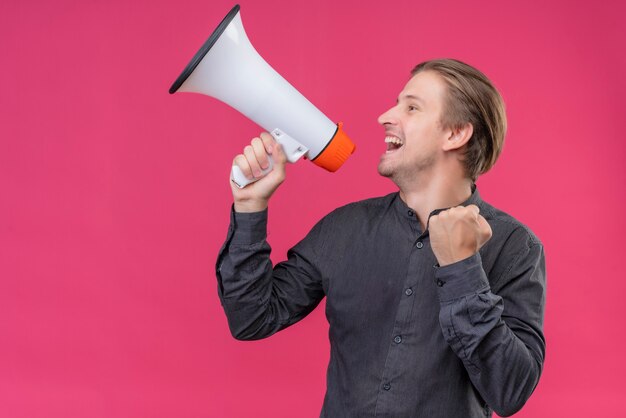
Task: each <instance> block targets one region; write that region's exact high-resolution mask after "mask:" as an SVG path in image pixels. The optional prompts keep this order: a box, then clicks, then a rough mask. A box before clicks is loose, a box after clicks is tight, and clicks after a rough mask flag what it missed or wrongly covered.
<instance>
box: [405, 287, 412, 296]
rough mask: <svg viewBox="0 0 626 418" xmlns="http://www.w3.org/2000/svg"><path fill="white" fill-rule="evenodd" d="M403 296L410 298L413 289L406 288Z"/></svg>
mask: <svg viewBox="0 0 626 418" xmlns="http://www.w3.org/2000/svg"><path fill="white" fill-rule="evenodd" d="M404 294H405V295H407V296H411V295H412V294H413V289H411V288H408V289H407V290H405V291H404Z"/></svg>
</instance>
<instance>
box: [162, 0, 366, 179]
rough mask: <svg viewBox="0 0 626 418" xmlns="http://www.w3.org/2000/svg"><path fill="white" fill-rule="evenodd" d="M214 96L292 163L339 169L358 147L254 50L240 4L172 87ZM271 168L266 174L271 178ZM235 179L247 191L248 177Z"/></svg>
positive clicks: (236, 174) (238, 175) (236, 172)
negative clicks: (262, 131)
mask: <svg viewBox="0 0 626 418" xmlns="http://www.w3.org/2000/svg"><path fill="white" fill-rule="evenodd" d="M169 91H170V94H172V93H175V92H177V91H182V92H192V93H202V94H206V95H208V96H212V97H215V98H216V99H219V100H221V101H222V102H224V103H227V104H228V105H230V106H232V107H233V108H235V109H237V110H238V111H239V112H241V113H243V114H244V115H245V116H247V117H248V118H249V119H251V120H253V121H254V122H256V123H257V124H259V125H260V126H262V127H263V128H264V129H265V130H267V131H269V132H270V133H271V134H272V136H273V137H274V138H275V139H276V140H277V141H279V142H280V143H281V144H282V145H283V148H284V150H285V153H286V154H287V159H288V160H289V161H290V162H295V161H297V160H298V159H299V158H300V157H302V156H305V157H306V158H308V159H309V160H311V161H313V162H314V163H315V164H317V165H319V166H320V167H323V168H325V169H327V170H329V171H336V170H337V169H338V168H339V167H340V166H341V165H342V164H343V163H344V162H345V161H346V160H347V159H348V157H349V156H350V154H352V153H353V152H354V149H355V146H354V144H353V143H352V141H350V139H349V138H348V136H347V135H346V134H345V133H344V132H343V130H342V124H341V123H339V124H338V125H336V124H334V123H333V122H332V121H331V120H330V119H328V118H327V117H326V116H325V115H324V114H323V113H322V112H320V111H319V110H318V109H317V108H316V107H315V106H313V104H311V102H309V101H308V100H307V99H306V98H305V97H304V96H303V95H302V94H300V92H298V90H296V89H295V88H294V87H293V86H292V85H291V84H289V83H288V82H287V81H286V80H285V79H284V78H283V77H281V76H280V74H278V73H277V72H276V71H275V70H274V69H273V68H272V67H270V65H269V64H268V63H267V62H265V60H264V59H263V58H262V57H261V56H260V55H259V53H258V52H257V51H256V50H255V49H254V47H253V46H252V44H251V43H250V41H249V40H248V37H247V36H246V32H245V31H244V29H243V25H242V23H241V15H240V13H239V5H236V6H235V7H233V8H232V10H231V11H230V12H229V13H228V15H226V17H225V18H224V19H223V20H222V22H221V23H220V24H219V26H218V27H217V29H215V31H214V32H213V33H212V34H211V36H210V37H209V39H208V40H207V41H206V42H205V43H204V45H202V48H200V50H199V51H198V52H197V53H196V55H194V57H193V58H192V60H191V62H190V63H189V64H188V65H187V67H186V68H185V69H184V70H183V72H182V74H181V75H180V76H179V77H178V78H177V79H176V81H175V82H174V84H172V87H171V88H170V90H169ZM270 170H271V165H270V167H269V168H268V169H267V170H265V172H264V174H267V173H268V172H269V171H270ZM231 179H232V180H233V182H234V183H235V184H236V185H237V186H239V187H244V186H246V185H247V184H249V183H251V182H252V181H253V180H249V179H247V178H246V177H245V176H244V175H243V173H242V172H241V170H239V167H237V166H233V171H232V173H231Z"/></svg>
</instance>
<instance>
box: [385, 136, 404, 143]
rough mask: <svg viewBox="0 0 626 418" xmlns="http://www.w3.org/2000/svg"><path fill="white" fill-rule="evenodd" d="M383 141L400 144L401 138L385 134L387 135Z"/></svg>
mask: <svg viewBox="0 0 626 418" xmlns="http://www.w3.org/2000/svg"><path fill="white" fill-rule="evenodd" d="M385 143H387V144H396V145H402V140H401V139H400V138H397V137H395V136H387V137H385Z"/></svg>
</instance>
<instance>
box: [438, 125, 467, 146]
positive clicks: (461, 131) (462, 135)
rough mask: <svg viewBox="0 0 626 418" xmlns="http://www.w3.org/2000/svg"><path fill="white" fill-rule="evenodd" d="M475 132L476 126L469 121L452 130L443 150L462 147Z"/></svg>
mask: <svg viewBox="0 0 626 418" xmlns="http://www.w3.org/2000/svg"><path fill="white" fill-rule="evenodd" d="M473 133H474V127H473V126H472V124H471V123H469V122H468V123H466V124H465V125H463V126H462V127H460V128H454V129H452V130H450V134H449V136H448V138H446V142H445V143H444V144H443V150H444V151H452V150H455V149H459V148H461V147H462V146H463V145H465V144H467V142H468V141H469V140H470V138H471V137H472V134H473Z"/></svg>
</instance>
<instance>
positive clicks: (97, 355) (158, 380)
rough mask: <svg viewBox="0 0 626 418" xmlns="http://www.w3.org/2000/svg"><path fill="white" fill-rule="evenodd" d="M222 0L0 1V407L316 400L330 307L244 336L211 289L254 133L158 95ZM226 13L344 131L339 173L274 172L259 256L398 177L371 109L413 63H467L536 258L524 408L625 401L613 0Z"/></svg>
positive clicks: (499, 199) (493, 198)
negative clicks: (505, 123) (535, 318)
mask: <svg viewBox="0 0 626 418" xmlns="http://www.w3.org/2000/svg"><path fill="white" fill-rule="evenodd" d="M233 4H234V3H233V2H231V1H225V0H214V1H206V0H205V1H200V0H188V1H186V0H179V1H155V0H151V1H145V0H138V1H132V2H131V1H128V0H125V1H121V0H110V1H104V0H101V1H89V0H87V1H70V0H59V1H54V2H52V1H36V0H32V1H22V2H18V1H5V2H2V3H1V5H0V59H1V65H0V87H1V90H0V193H1V196H2V197H1V200H0V416H2V417H16V418H17V417H28V418H33V417H63V418H73V417H249V416H262V417H316V416H318V414H319V409H320V406H321V403H322V398H323V395H324V388H325V372H326V364H327V361H328V341H327V324H326V321H325V318H324V314H323V309H322V308H323V306H322V307H320V308H318V309H317V310H316V311H315V312H313V313H312V314H311V315H310V316H309V317H307V318H306V319H305V320H303V321H302V322H301V323H300V324H298V325H297V326H294V327H292V328H290V329H287V330H285V331H284V332H282V333H279V334H278V335H275V336H274V337H272V338H270V339H267V340H264V341H259V342H248V343H243V342H238V341H235V340H234V339H232V337H231V336H230V334H229V332H228V329H227V324H226V318H225V316H224V314H223V312H222V309H221V307H220V304H219V300H218V298H217V294H216V281H215V275H214V263H215V259H216V255H217V251H218V249H219V247H220V246H221V244H222V240H223V239H224V237H225V234H226V228H227V224H228V213H229V205H230V202H231V196H230V191H229V186H228V172H229V167H230V164H231V160H232V157H233V156H234V155H235V154H236V153H238V152H239V150H240V149H241V148H242V147H243V146H244V145H245V144H246V143H247V141H248V140H249V139H250V138H251V137H252V136H254V135H256V134H257V133H258V132H259V128H258V127H257V126H255V125H254V124H253V123H252V122H250V121H248V120H246V119H245V118H244V117H243V116H241V115H240V114H238V113H237V112H235V111H234V110H232V109H231V108H229V107H227V106H225V105H223V104H221V103H219V102H217V101H216V100H214V99H211V98H207V97H205V96H200V95H190V94H179V95H174V96H170V95H169V94H168V93H167V90H168V88H169V86H170V85H171V83H172V82H173V81H174V79H175V78H176V77H177V76H178V74H179V73H180V71H181V70H182V69H183V67H184V65H185V64H186V63H187V62H188V60H189V59H190V58H191V56H192V55H193V54H194V53H195V51H196V50H197V49H198V47H199V46H200V45H201V44H202V43H203V42H204V40H205V39H206V38H207V37H208V35H209V34H210V33H211V32H212V30H213V29H214V28H215V27H216V26H217V24H218V23H219V21H220V20H221V19H222V18H223V17H224V16H225V15H226V13H227V12H228V11H229V10H230V8H231V7H232V6H233ZM241 6H242V19H243V22H244V25H245V27H246V30H247V33H248V35H249V37H250V39H251V40H252V42H253V44H254V45H255V47H256V48H257V50H258V51H259V52H260V53H261V54H262V55H263V57H264V58H265V59H266V60H267V61H268V62H269V63H271V64H272V66H273V67H274V68H276V69H277V70H278V71H279V72H280V73H281V74H282V75H283V76H284V77H285V78H286V79H287V80H289V81H290V82H291V83H292V84H294V85H295V86H296V87H297V88H298V89H299V90H300V91H301V92H302V93H303V94H304V95H305V96H307V97H308V98H309V99H310V100H311V101H312V102H313V103H315V104H316V105H317V106H318V107H319V108H320V109H322V110H323V111H324V112H325V113H326V114H327V115H328V116H329V117H330V118H331V119H333V120H335V121H340V120H341V121H343V122H344V123H345V129H346V131H347V132H348V134H349V135H350V136H351V137H352V138H353V140H354V141H355V142H356V143H357V145H358V149H357V153H356V154H354V156H353V157H352V158H351V159H350V160H349V161H348V162H347V163H346V165H345V166H344V167H343V168H342V169H341V170H340V171H339V172H337V173H336V174H330V173H327V172H325V171H323V170H321V169H319V168H317V167H316V166H314V165H313V164H310V163H308V162H302V163H299V164H296V165H293V166H291V167H289V171H288V180H287V182H286V183H285V184H284V186H283V187H282V188H281V189H280V190H279V192H278V194H277V195H276V197H275V198H274V200H273V202H272V205H271V208H270V216H271V219H270V232H269V239H270V243H271V244H272V246H273V248H274V253H273V257H274V259H275V260H280V259H282V258H283V257H284V255H285V252H286V249H287V248H289V247H290V246H291V245H293V244H295V242H297V241H298V240H299V239H300V238H301V237H302V236H304V234H305V233H306V232H307V231H308V230H309V229H310V227H311V226H312V225H313V224H314V223H315V222H316V221H317V220H318V219H319V218H320V217H322V216H323V215H324V214H326V213H327V212H329V211H330V210H332V209H333V208H335V207H337V206H339V205H342V204H345V203H347V202H350V201H354V200H357V199H362V198H366V197H372V196H377V195H381V194H386V193H389V192H391V191H394V187H393V185H392V184H391V183H390V182H389V181H387V180H386V179H382V178H379V176H378V175H377V172H376V164H377V161H378V156H379V155H380V154H381V153H382V152H383V150H384V145H383V132H382V129H381V128H380V127H379V126H378V125H377V123H376V118H377V116H378V115H379V114H380V113H381V112H383V111H384V110H386V109H387V108H388V107H389V106H391V105H393V103H394V102H395V98H396V95H397V94H398V92H399V91H400V89H401V88H402V86H403V85H404V83H405V82H406V81H407V79H408V73H409V71H410V69H411V68H412V67H413V65H414V64H416V63H417V62H420V61H422V60H425V59H430V58H437V57H448V56H449V57H456V58H459V59H461V60H464V61H467V62H468V63H470V64H473V65H475V66H477V67H478V68H480V69H482V70H483V71H484V72H486V73H487V75H488V76H489V77H491V79H492V80H493V81H494V82H495V84H496V85H497V86H498V87H499V89H500V90H501V92H502V94H503V96H504V98H505V101H506V103H507V107H508V116H509V132H508V135H507V142H506V146H505V149H504V153H503V155H502V157H501V159H500V161H499V163H498V165H497V166H496V167H495V169H493V170H492V172H490V173H489V174H487V175H485V176H484V177H482V178H481V179H479V182H478V184H479V188H480V192H481V194H482V196H483V197H484V198H485V199H486V200H487V201H489V202H491V203H492V204H494V205H496V206H498V207H500V208H502V209H503V210H505V211H508V212H510V213H512V214H513V215H515V216H516V217H517V218H519V219H520V220H521V221H523V222H525V223H526V224H528V225H529V226H530V227H531V228H532V229H533V230H534V231H535V232H536V233H537V235H539V237H540V238H541V239H542V240H543V242H544V244H545V247H546V253H547V269H548V280H549V284H548V304H547V311H546V321H545V333H546V337H547V343H548V351H547V359H546V363H545V370H544V374H543V377H542V380H541V382H540V383H539V386H538V388H537V390H536V392H535V394H534V395H533V396H532V398H531V399H530V401H529V402H528V404H527V405H526V407H525V409H524V410H523V411H522V412H521V413H519V415H518V416H520V417H548V416H554V417H583V416H585V417H586V416H597V417H618V416H626V407H625V406H624V402H623V396H624V394H625V393H626V383H625V382H624V376H626V364H625V361H624V354H623V352H624V342H625V340H626V332H625V331H626V329H625V326H624V318H625V314H626V301H625V296H624V295H625V294H626V284H625V279H626V277H624V276H625V275H624V268H623V266H622V265H623V263H624V261H623V258H622V257H623V251H624V244H623V237H624V234H625V233H626V223H625V221H624V214H625V212H626V210H625V209H626V204H625V203H626V202H625V194H624V190H625V188H624V184H625V169H624V166H623V164H624V161H625V157H626V155H625V154H626V153H625V151H626V145H625V142H624V133H623V131H624V130H623V126H622V125H623V124H624V115H625V108H624V104H623V103H624V96H625V95H626V89H625V83H624V74H626V53H625V47H624V39H626V36H625V33H624V24H623V18H624V16H625V10H624V6H623V5H622V3H621V2H619V1H610V2H608V1H606V2H605V1H599V2H598V1H596V2H589V1H586V2H582V1H580V2H577V1H537V2H530V4H529V2H525V1H515V2H502V1H493V2H479V1H473V2H451V1H430V2H427V1H421V2H420V1H415V0H413V1H396V2H385V4H384V5H383V2H369V4H368V3H367V2H363V1H362V0H361V1H345V2H340V3H339V2H335V1H331V0H321V1H317V2H295V1H290V2H287V1H284V2H282V1H278V0H269V1H263V2H258V1H257V2H254V1H245V0H244V1H242V2H241ZM259 411H260V412H259ZM303 411H304V412H303Z"/></svg>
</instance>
